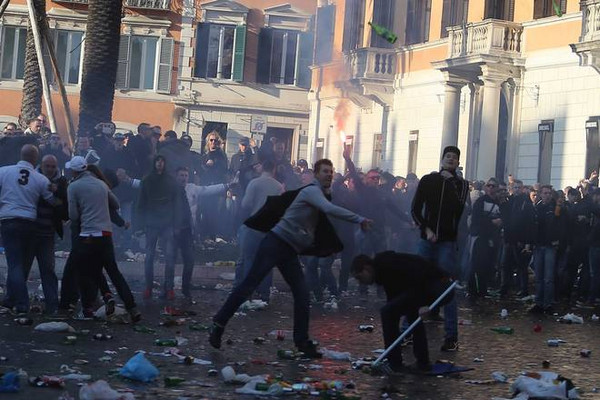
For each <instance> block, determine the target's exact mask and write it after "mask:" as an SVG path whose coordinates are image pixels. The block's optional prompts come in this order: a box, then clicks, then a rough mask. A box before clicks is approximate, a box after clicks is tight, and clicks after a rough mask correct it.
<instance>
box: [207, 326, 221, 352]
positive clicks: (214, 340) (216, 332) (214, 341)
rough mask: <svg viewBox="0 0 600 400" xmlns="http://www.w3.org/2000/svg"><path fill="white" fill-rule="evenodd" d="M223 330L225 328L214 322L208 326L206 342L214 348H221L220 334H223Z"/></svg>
mask: <svg viewBox="0 0 600 400" xmlns="http://www.w3.org/2000/svg"><path fill="white" fill-rule="evenodd" d="M223 332H225V328H223V327H222V326H219V325H217V324H215V323H213V324H212V326H211V327H210V330H209V336H208V343H210V345H211V346H212V347H214V348H215V349H220V348H221V336H223Z"/></svg>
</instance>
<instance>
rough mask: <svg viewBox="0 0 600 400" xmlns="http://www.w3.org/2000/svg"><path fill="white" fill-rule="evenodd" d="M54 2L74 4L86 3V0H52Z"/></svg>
mask: <svg viewBox="0 0 600 400" xmlns="http://www.w3.org/2000/svg"><path fill="white" fill-rule="evenodd" d="M52 1H54V2H55V3H74V4H88V3H89V1H88V0H52Z"/></svg>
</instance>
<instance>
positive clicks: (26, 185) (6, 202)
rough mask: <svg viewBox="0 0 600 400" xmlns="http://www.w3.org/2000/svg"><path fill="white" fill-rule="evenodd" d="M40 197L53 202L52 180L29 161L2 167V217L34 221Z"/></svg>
mask: <svg viewBox="0 0 600 400" xmlns="http://www.w3.org/2000/svg"><path fill="white" fill-rule="evenodd" d="M40 197H42V198H44V199H45V200H47V201H49V202H51V203H53V202H54V197H53V195H52V192H51V191H50V181H49V180H48V178H46V177H45V176H44V175H42V174H40V173H39V172H37V171H36V170H35V168H34V167H33V165H31V164H30V163H28V162H27V161H19V162H18V163H17V164H15V165H9V166H6V167H2V168H0V219H9V218H24V219H29V220H32V221H34V220H35V219H36V217H37V205H38V202H39V200H40Z"/></svg>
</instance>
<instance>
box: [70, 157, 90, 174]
mask: <svg viewBox="0 0 600 400" xmlns="http://www.w3.org/2000/svg"><path fill="white" fill-rule="evenodd" d="M65 167H66V168H67V169H70V170H72V171H75V172H83V171H85V170H86V169H87V162H86V161H85V158H83V157H81V156H75V157H73V158H71V161H67V163H66V164H65Z"/></svg>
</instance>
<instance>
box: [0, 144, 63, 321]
mask: <svg viewBox="0 0 600 400" xmlns="http://www.w3.org/2000/svg"><path fill="white" fill-rule="evenodd" d="M38 158H39V151H38V149H37V147H35V146H33V145H30V144H28V145H25V146H23V148H22V149H21V161H19V162H18V163H17V164H15V165H10V166H7V167H2V168H0V223H1V227H0V231H1V233H2V242H3V244H4V249H5V252H6V263H7V264H8V275H7V278H6V296H5V298H4V301H3V303H2V305H3V306H4V307H7V308H11V309H14V310H15V311H16V312H17V313H27V312H29V294H28V292H27V277H26V276H25V270H24V268H23V259H24V257H25V255H26V254H27V252H28V251H29V248H28V246H29V243H31V242H32V241H31V238H32V236H33V234H34V227H35V225H34V221H35V219H36V217H37V205H38V202H39V200H40V197H41V198H44V199H45V200H46V201H48V202H49V203H51V204H54V205H57V203H58V202H59V200H58V199H56V198H55V197H54V196H53V195H52V192H51V187H50V186H51V185H50V181H49V180H48V178H46V177H45V176H44V175H42V174H40V173H39V172H37V171H36V170H35V165H36V164H37V162H38Z"/></svg>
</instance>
